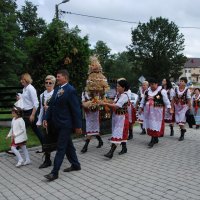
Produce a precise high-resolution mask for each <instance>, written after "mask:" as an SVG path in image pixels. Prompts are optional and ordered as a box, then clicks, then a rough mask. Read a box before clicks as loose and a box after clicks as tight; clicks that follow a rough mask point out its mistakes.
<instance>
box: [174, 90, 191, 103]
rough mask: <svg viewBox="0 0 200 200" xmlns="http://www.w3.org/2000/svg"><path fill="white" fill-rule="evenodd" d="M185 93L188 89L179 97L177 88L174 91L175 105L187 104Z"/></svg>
mask: <svg viewBox="0 0 200 200" xmlns="http://www.w3.org/2000/svg"><path fill="white" fill-rule="evenodd" d="M187 91H188V89H186V90H185V91H184V93H183V94H182V95H180V96H179V95H178V90H177V88H176V89H175V98H174V101H175V104H179V103H180V104H181V105H185V104H187Z"/></svg>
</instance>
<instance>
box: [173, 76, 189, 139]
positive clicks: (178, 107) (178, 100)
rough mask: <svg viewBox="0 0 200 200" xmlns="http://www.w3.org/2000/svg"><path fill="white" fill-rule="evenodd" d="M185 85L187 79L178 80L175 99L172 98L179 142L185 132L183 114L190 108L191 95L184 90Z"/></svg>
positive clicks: (186, 89)
mask: <svg viewBox="0 0 200 200" xmlns="http://www.w3.org/2000/svg"><path fill="white" fill-rule="evenodd" d="M186 84H187V78H185V77H182V78H180V81H179V87H178V88H176V89H175V97H174V108H175V120H176V123H177V124H178V125H179V126H180V129H181V136H180V138H179V141H182V140H184V135H185V132H186V129H185V123H186V117H185V114H186V112H187V110H188V109H190V108H191V93H190V91H189V90H188V88H186Z"/></svg>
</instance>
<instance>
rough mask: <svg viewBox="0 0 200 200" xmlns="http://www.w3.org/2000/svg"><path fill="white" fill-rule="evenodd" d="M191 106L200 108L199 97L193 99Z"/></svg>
mask: <svg viewBox="0 0 200 200" xmlns="http://www.w3.org/2000/svg"><path fill="white" fill-rule="evenodd" d="M193 107H195V108H196V107H198V108H200V99H195V98H194V99H193Z"/></svg>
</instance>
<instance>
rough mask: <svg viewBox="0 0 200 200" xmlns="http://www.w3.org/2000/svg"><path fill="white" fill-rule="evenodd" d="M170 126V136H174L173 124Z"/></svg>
mask: <svg viewBox="0 0 200 200" xmlns="http://www.w3.org/2000/svg"><path fill="white" fill-rule="evenodd" d="M169 126H170V136H174V127H173V125H172V124H170V125H169Z"/></svg>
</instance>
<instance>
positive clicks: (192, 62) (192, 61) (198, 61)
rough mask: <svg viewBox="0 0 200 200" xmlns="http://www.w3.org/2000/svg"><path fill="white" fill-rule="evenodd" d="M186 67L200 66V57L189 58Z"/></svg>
mask: <svg viewBox="0 0 200 200" xmlns="http://www.w3.org/2000/svg"><path fill="white" fill-rule="evenodd" d="M184 68H200V58H188V60H187V61H186V63H185V65H184Z"/></svg>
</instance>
